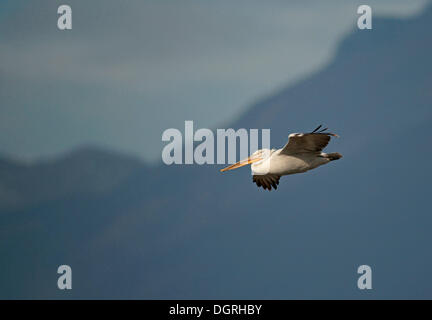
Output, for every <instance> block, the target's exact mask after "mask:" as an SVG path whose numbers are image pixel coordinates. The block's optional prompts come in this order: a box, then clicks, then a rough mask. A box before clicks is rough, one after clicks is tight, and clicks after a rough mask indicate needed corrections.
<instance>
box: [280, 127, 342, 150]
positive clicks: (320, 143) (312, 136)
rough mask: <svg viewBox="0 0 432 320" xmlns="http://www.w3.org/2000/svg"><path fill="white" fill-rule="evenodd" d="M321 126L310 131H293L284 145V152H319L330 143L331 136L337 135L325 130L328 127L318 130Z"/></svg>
mask: <svg viewBox="0 0 432 320" xmlns="http://www.w3.org/2000/svg"><path fill="white" fill-rule="evenodd" d="M320 128H321V126H319V127H318V128H316V129H315V130H314V131H312V132H310V133H293V134H290V135H289V140H288V143H287V144H286V145H285V146H284V147H283V149H282V151H281V153H283V154H287V155H290V154H300V153H319V152H321V151H322V150H323V149H324V148H325V147H326V146H327V145H328V143H329V141H330V137H331V136H334V137H337V135H336V134H334V133H330V132H324V131H325V130H327V128H325V129H322V130H320V131H318V130H319V129H320Z"/></svg>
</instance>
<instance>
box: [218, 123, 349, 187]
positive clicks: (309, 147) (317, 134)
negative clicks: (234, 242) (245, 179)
mask: <svg viewBox="0 0 432 320" xmlns="http://www.w3.org/2000/svg"><path fill="white" fill-rule="evenodd" d="M319 128H321V126H319V127H318V128H316V129H315V130H314V131H312V132H310V133H293V134H290V135H289V140H288V143H287V144H286V145H285V146H284V147H283V148H282V149H278V150H276V149H272V150H268V149H261V150H257V151H256V152H254V153H253V154H252V155H251V156H250V157H249V158H247V159H245V160H242V161H240V162H237V163H235V164H233V165H231V166H229V167H227V168H224V169H222V170H221V171H227V170H232V169H236V168H240V167H242V166H245V165H247V164H251V169H252V174H253V182H255V183H256V184H257V185H258V187H263V188H264V189H268V190H269V191H270V190H271V189H272V186H273V188H274V189H277V185H278V184H279V179H280V177H281V176H286V175H290V174H295V173H302V172H306V171H308V170H311V169H315V168H316V167H319V166H321V165H323V164H326V163H329V162H330V161H333V160H337V159H340V158H342V155H341V154H340V153H329V154H327V153H324V152H322V150H323V149H324V148H325V147H326V146H327V144H328V143H329V141H330V137H331V136H337V135H335V134H333V133H329V132H324V131H325V130H327V128H326V129H323V130H321V131H318V129H319Z"/></svg>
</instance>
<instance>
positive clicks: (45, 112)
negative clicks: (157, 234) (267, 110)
mask: <svg viewBox="0 0 432 320" xmlns="http://www.w3.org/2000/svg"><path fill="white" fill-rule="evenodd" d="M63 3H67V4H69V5H70V6H71V7H72V10H73V30H72V31H59V30H57V7H58V6H59V5H60V4H63ZM364 3H365V2H364V1H346V0H344V1H342V0H340V1H304V0H301V1H300V0H299V1H276V0H272V1H255V0H249V1H227V0H221V1H198V0H185V1H106V0H105V1H76V0H68V1H17V0H13V1H2V2H1V3H0V153H5V154H8V155H12V156H15V157H20V158H27V159H35V158H38V157H43V156H49V155H53V154H57V153H59V152H64V151H66V150H69V149H71V148H74V147H77V146H79V145H83V144H98V145H103V146H107V147H110V148H113V149H116V150H121V151H125V152H131V153H137V154H139V155H141V156H142V157H143V158H144V159H146V160H149V161H152V160H156V159H160V154H161V148H162V147H163V144H162V142H161V134H162V132H163V130H165V129H167V128H170V127H176V128H182V127H183V123H184V120H195V122H196V124H197V125H198V126H200V127H217V126H219V127H223V126H224V125H225V124H229V123H230V122H231V121H232V119H233V118H235V117H236V116H238V115H239V114H240V113H241V112H242V111H244V110H245V108H247V106H248V105H249V104H250V103H252V102H254V101H255V100H256V99H259V98H261V97H263V96H265V95H267V94H270V93H272V92H273V91H274V90H277V89H278V88H280V87H282V86H286V85H289V84H290V83H293V82H295V81H296V80H299V79H301V78H302V77H305V76H307V75H308V74H310V73H312V72H314V71H316V70H317V69H318V68H320V67H322V66H323V65H325V63H326V62H328V61H329V59H330V58H331V57H332V54H333V52H334V49H335V45H336V44H337V42H338V40H339V39H340V38H341V37H342V36H343V35H345V34H346V33H348V32H349V31H350V30H351V29H352V28H354V27H355V26H356V20H357V13H356V8H357V6H358V5H360V4H364ZM425 3H426V1H424V0H415V1H414V0H412V1H403V0H393V1H386V0H370V1H368V2H367V4H369V5H371V7H372V9H373V14H374V15H392V16H410V15H412V14H416V13H417V12H418V11H419V10H420V9H421V8H422V7H423V6H424V4H425Z"/></svg>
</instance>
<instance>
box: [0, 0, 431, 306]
mask: <svg viewBox="0 0 432 320" xmlns="http://www.w3.org/2000/svg"><path fill="white" fill-rule="evenodd" d="M60 4H63V3H60V2H58V1H32V2H30V1H3V2H2V3H1V5H0V133H1V134H0V152H1V154H2V156H1V157H0V298H4V299H13V298H140V299H141V298H142V299H146V298H202V299H206V298H226V299H229V298H246V299H247V298H263V299H267V298H273V299H288V298H355V299H361V298H431V297H432V275H431V272H430V270H431V269H432V256H431V252H430V249H429V244H430V243H431V240H432V235H431V234H430V227H431V224H432V218H431V216H430V214H431V213H430V209H429V207H430V205H429V199H428V196H429V193H430V187H429V185H430V181H431V178H432V175H431V172H430V169H429V162H430V158H431V155H432V153H431V151H430V147H429V146H430V144H431V138H432V134H431V133H430V122H431V120H432V119H431V118H432V109H431V105H432V63H431V61H430V60H431V58H430V57H431V56H432V41H431V40H432V38H431V33H432V6H431V4H430V3H429V2H426V1H410V2H407V1H391V2H390V1H384V0H382V1H378V0H374V1H370V3H368V4H369V5H371V7H372V9H373V30H358V29H357V28H356V24H357V17H358V15H357V13H356V11H357V7H358V5H360V4H364V3H362V2H359V1H328V2H327V1H326V2H325V3H324V2H322V1H276V0H275V1H266V2H263V1H253V0H252V1H236V2H235V3H231V2H229V1H218V2H216V1H192V0H191V1H184V2H180V1H164V2H160V1H139V2H138V1H125V2H120V1H92V2H91V3H89V2H88V1H69V3H68V4H70V5H71V7H72V11H73V30H72V31H65V32H62V31H59V30H57V28H56V23H57V14H56V11H57V7H58V6H59V5H60ZM254 101H255V102H254ZM184 120H194V121H195V124H196V127H210V128H216V127H218V128H229V127H233V128H241V127H244V128H270V129H271V141H272V145H273V146H275V147H279V146H282V145H283V144H284V143H285V142H286V139H287V136H288V134H289V132H293V131H294V132H299V131H305V130H311V129H313V128H314V127H315V126H316V125H318V124H321V123H323V124H325V125H326V126H329V127H330V128H331V129H332V130H333V131H335V132H336V133H338V134H339V135H340V136H341V138H340V139H337V140H332V143H331V144H330V145H329V147H328V150H329V151H337V152H340V153H342V154H343V155H344V158H343V159H342V160H340V161H338V162H335V163H332V164H331V165H328V166H325V167H322V168H319V169H318V170H314V171H312V172H309V173H306V174H301V175H294V176H290V177H285V178H283V179H282V180H281V184H280V188H278V190H277V191H276V192H264V191H263V190H260V189H258V188H257V187H256V186H255V185H253V184H252V182H251V176H250V172H249V171H248V170H246V169H244V170H236V171H234V172H232V173H231V172H229V173H228V174H221V173H219V170H218V169H220V168H219V166H216V165H208V166H198V165H188V166H186V165H184V166H165V165H163V164H162V163H161V161H160V154H161V153H160V152H161V149H162V148H163V146H164V143H163V142H162V141H161V134H162V132H163V130H165V129H167V128H171V127H175V128H179V129H182V127H183V125H184ZM61 264H68V265H70V266H71V267H72V270H73V289H72V290H71V291H60V290H58V289H57V277H58V275H57V273H56V271H57V267H58V266H59V265H61ZM362 264H367V265H370V266H371V267H372V270H373V290H370V291H364V290H363V291H360V290H359V289H357V285H356V283H357V278H358V275H357V273H356V271H357V267H358V266H359V265H362Z"/></svg>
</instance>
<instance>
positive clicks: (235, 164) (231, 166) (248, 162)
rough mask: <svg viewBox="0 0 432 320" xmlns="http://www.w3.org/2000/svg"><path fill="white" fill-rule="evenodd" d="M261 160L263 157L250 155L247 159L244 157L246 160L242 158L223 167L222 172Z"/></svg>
mask: <svg viewBox="0 0 432 320" xmlns="http://www.w3.org/2000/svg"><path fill="white" fill-rule="evenodd" d="M260 160H262V158H261V157H256V158H255V157H249V158H247V159H244V160H241V161H239V162H237V163H234V164H232V165H230V166H229V167H226V168H223V169H221V172H224V171H228V170H233V169H237V168H240V167H244V166H245V165H248V164H251V163H254V162H257V161H260Z"/></svg>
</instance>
